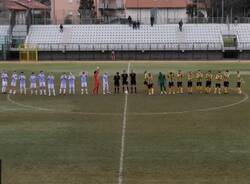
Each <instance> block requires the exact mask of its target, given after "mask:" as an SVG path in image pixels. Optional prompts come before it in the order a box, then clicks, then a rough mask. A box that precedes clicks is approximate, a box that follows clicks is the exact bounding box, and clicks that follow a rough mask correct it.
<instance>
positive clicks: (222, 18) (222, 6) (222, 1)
mask: <svg viewBox="0 0 250 184" xmlns="http://www.w3.org/2000/svg"><path fill="white" fill-rule="evenodd" d="M221 20H222V23H223V20H224V0H221Z"/></svg>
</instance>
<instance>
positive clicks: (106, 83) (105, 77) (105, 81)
mask: <svg viewBox="0 0 250 184" xmlns="http://www.w3.org/2000/svg"><path fill="white" fill-rule="evenodd" d="M102 89H103V94H104V95H105V94H110V91H109V76H108V73H104V74H103V76H102Z"/></svg>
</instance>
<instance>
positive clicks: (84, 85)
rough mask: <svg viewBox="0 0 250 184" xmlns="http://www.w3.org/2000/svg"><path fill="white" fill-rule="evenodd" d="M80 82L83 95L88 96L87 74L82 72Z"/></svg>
mask: <svg viewBox="0 0 250 184" xmlns="http://www.w3.org/2000/svg"><path fill="white" fill-rule="evenodd" d="M80 80H81V94H82V95H83V94H84V91H85V94H86V95H87V94H88V74H87V73H86V72H82V74H81V75H80Z"/></svg>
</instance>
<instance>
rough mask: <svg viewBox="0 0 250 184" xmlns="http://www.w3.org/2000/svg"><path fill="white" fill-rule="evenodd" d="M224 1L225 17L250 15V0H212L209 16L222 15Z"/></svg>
mask: <svg viewBox="0 0 250 184" xmlns="http://www.w3.org/2000/svg"><path fill="white" fill-rule="evenodd" d="M222 1H223V2H224V17H226V16H227V15H229V16H230V15H231V13H232V17H249V16H250V1H249V0H210V5H211V8H210V10H209V11H208V12H209V16H214V17H216V16H220V17H221V16H222Z"/></svg>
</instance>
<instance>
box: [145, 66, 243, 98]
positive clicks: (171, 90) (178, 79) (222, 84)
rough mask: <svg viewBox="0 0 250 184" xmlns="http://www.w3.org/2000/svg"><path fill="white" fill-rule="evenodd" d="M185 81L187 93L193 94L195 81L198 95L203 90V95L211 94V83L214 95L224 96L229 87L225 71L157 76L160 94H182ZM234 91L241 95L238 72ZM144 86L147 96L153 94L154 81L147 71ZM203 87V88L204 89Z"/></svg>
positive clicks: (227, 72) (228, 76) (240, 82)
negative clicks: (146, 89)
mask: <svg viewBox="0 0 250 184" xmlns="http://www.w3.org/2000/svg"><path fill="white" fill-rule="evenodd" d="M185 78H186V80H187V85H186V86H187V92H188V93H190V94H191V93H193V86H194V82H195V81H196V89H197V91H198V92H199V93H203V91H204V89H205V93H207V94H209V93H211V92H212V88H213V82H214V84H215V85H214V94H221V93H222V92H223V93H224V94H228V93H229V87H230V72H229V71H228V70H226V71H225V72H224V73H222V72H221V71H218V72H217V73H216V74H215V75H213V74H212V72H211V71H210V70H209V71H208V72H207V73H206V74H204V73H202V72H201V71H200V70H198V71H197V72H196V73H193V72H188V73H187V74H186V75H185V74H184V73H182V71H181V70H179V71H178V73H177V74H175V73H174V72H170V73H169V74H168V75H167V77H166V75H164V74H163V73H161V72H160V73H159V75H158V85H159V86H160V91H161V94H167V93H168V94H175V93H183V92H184V90H183V86H184V85H183V81H184V80H185ZM167 81H168V92H167V88H166V84H167ZM203 81H205V85H204V86H203ZM236 81H237V84H236V90H237V93H238V94H241V93H242V90H241V85H242V82H244V81H243V79H242V78H241V75H240V72H239V71H237V75H236ZM144 85H146V86H147V88H148V94H149V95H152V94H154V79H153V75H152V74H151V73H148V72H147V71H145V72H144ZM204 87H205V88H204Z"/></svg>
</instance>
